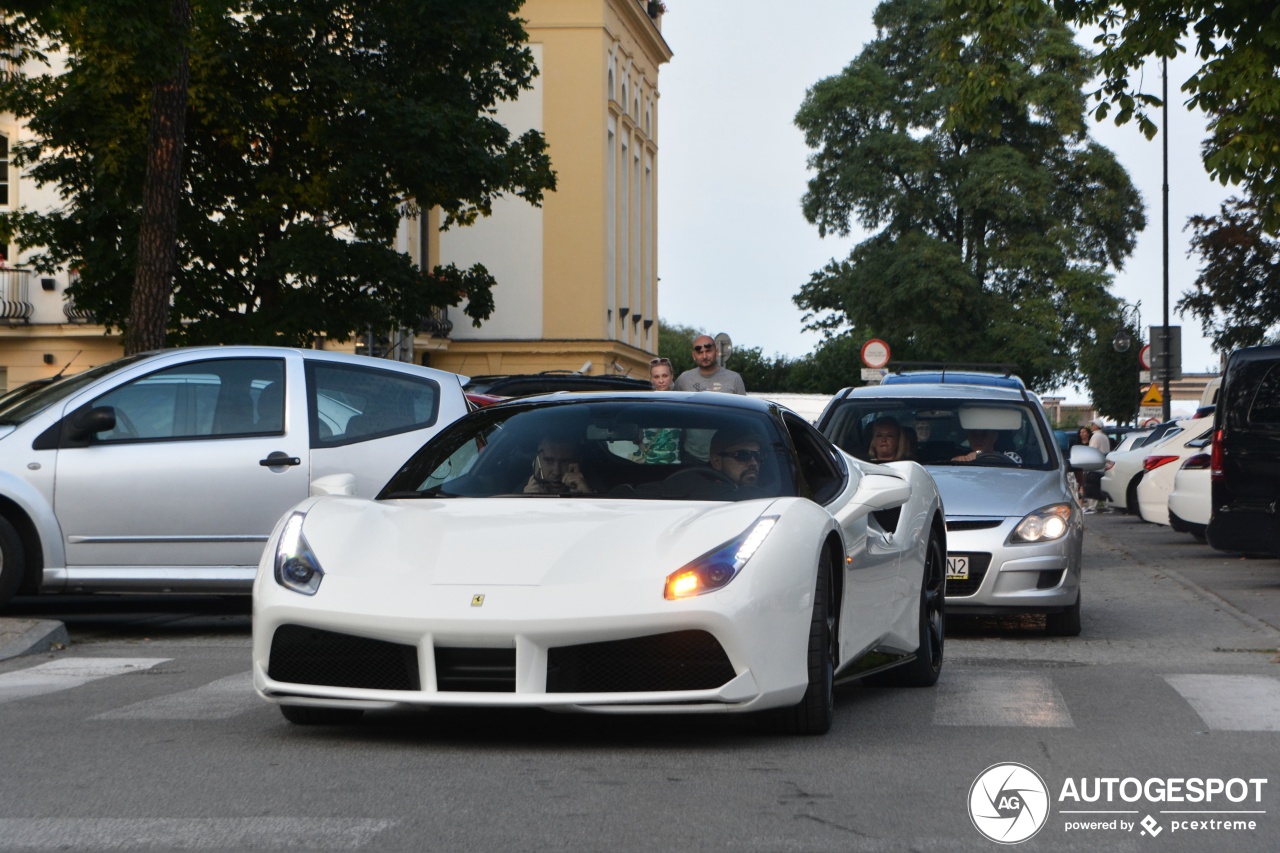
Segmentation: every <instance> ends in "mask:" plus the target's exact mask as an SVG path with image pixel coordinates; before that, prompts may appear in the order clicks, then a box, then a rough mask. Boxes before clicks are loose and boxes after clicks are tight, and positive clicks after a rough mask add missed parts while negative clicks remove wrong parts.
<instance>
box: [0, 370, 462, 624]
mask: <svg viewBox="0 0 1280 853" xmlns="http://www.w3.org/2000/svg"><path fill="white" fill-rule="evenodd" d="M463 381H465V377H459V376H457V375H456V374H453V373H446V372H444V371H441V370H433V369H431V368H427V367H420V366H417V365H412V364H401V363H399V362H394V361H386V360H382V359H373V358H365V357H363V356H354V355H347V354H343V353H331V352H322V351H319V350H305V349H285V348H280V347H248V346H244V347H198V348H191V349H175V350H165V351H161V352H154V353H146V354H142V355H136V356H128V357H126V358H122V359H119V360H117V361H113V362H110V363H108V364H103V365H99V366H97V367H93V368H90V369H89V370H86V371H85V372H83V373H79V374H76V375H73V376H68V377H65V378H63V379H59V380H57V381H56V382H52V383H49V384H46V385H44V386H43V387H37V388H35V389H33V390H30V391H29V392H24V393H23V394H15V395H13V396H12V397H10V398H6V399H5V400H0V605H3V604H4V603H5V602H6V601H8V600H9V598H11V597H12V596H13V595H15V594H35V593H51V592H168V591H172V592H217V593H246V594H247V593H248V592H249V591H250V589H251V587H252V583H253V578H254V574H255V572H256V570H257V565H258V558H259V557H260V556H261V554H262V548H263V545H264V544H265V543H266V541H267V537H268V535H269V534H270V533H271V530H272V528H273V527H274V525H275V523H276V521H277V520H278V519H279V518H280V516H281V515H282V514H283V513H284V512H285V510H287V509H288V508H289V507H291V506H292V505H293V504H295V503H297V502H298V501H300V500H302V499H303V498H305V497H306V496H307V495H308V493H309V491H310V487H311V483H312V482H313V481H315V480H316V479H318V478H320V477H324V476H326V475H331V474H337V473H348V474H350V473H352V472H354V483H350V484H349V485H348V488H349V489H351V490H353V491H354V493H355V494H360V495H370V496H372V495H374V494H376V493H377V491H378V490H379V489H380V488H382V486H383V484H384V483H386V481H387V480H388V479H389V478H390V477H391V475H392V474H394V473H395V472H396V470H397V469H398V468H399V467H400V465H401V464H402V463H403V462H404V460H405V459H407V458H409V456H410V455H411V454H412V453H413V451H415V450H417V449H418V448H419V447H420V446H422V444H423V442H425V441H426V440H427V438H429V437H430V436H432V435H434V434H435V433H436V432H437V431H439V430H440V429H441V428H443V427H444V426H446V425H447V424H449V423H452V422H453V421H454V420H457V419H458V418H459V417H461V416H462V415H463V414H464V413H465V412H466V410H467V403H466V399H465V397H464V395H463V392H462V382H463Z"/></svg>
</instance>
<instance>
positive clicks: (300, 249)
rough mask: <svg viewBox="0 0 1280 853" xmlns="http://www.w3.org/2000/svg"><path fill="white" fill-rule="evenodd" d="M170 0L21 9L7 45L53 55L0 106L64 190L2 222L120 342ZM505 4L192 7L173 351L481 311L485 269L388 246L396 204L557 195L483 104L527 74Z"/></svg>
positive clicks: (23, 160)
mask: <svg viewBox="0 0 1280 853" xmlns="http://www.w3.org/2000/svg"><path fill="white" fill-rule="evenodd" d="M170 2H171V0H107V1H106V2H103V3H92V4H72V3H65V4H64V3H56V2H55V3H30V4H27V6H28V7H29V8H27V9H25V11H27V12H28V14H26V15H25V16H24V14H23V12H24V9H22V8H18V9H15V16H14V18H13V20H12V24H13V26H12V27H11V28H10V30H9V39H10V43H11V44H13V45H15V46H17V47H20V48H21V49H23V50H25V51H26V54H25V55H28V56H36V53H34V51H35V46H36V45H40V46H41V47H44V48H47V49H54V48H56V49H58V50H60V51H62V52H63V53H64V54H65V56H66V59H67V65H66V69H65V71H64V72H62V73H55V72H54V71H52V70H51V71H49V72H48V73H44V74H36V75H31V76H28V77H20V78H11V79H8V80H6V81H4V83H3V84H0V110H7V111H10V112H13V113H14V114H16V115H18V116H19V117H21V118H23V119H25V120H26V121H27V124H28V126H29V127H30V129H31V131H32V134H33V137H32V139H31V140H30V141H28V142H25V143H23V144H20V145H17V146H15V151H14V162H15V164H16V165H18V166H19V167H20V168H24V169H26V170H27V171H28V173H29V174H30V175H31V176H32V177H33V178H34V179H35V180H36V181H37V182H38V183H40V184H45V185H50V186H53V187H54V188H56V190H57V192H58V193H59V195H60V197H61V198H62V199H63V201H64V203H63V205H62V206H61V207H59V208H58V209H56V210H53V211H47V212H41V211H32V210H20V211H17V212H13V213H9V214H7V215H5V216H3V217H2V218H0V227H3V228H5V229H6V230H8V231H9V232H10V233H12V234H14V235H15V236H16V239H17V240H18V242H19V243H20V245H23V246H24V247H36V248H39V249H40V250H41V251H40V252H38V253H37V254H36V255H35V256H34V258H33V260H34V264H35V266H36V268H37V269H40V270H43V271H48V270H52V269H54V268H55V267H58V266H67V267H71V268H73V269H75V270H76V271H77V272H78V273H79V282H78V284H76V285H75V286H74V287H73V289H72V295H73V297H74V299H75V301H76V304H77V306H78V307H81V308H85V309H88V310H91V311H93V312H94V314H95V315H96V316H97V317H98V319H99V320H100V321H101V322H103V323H105V324H106V325H108V326H112V327H118V328H120V329H122V330H123V331H124V332H125V334H126V337H127V336H129V335H130V333H131V329H132V325H133V324H135V323H136V322H137V321H138V318H135V317H133V316H131V300H132V295H133V293H134V290H135V287H134V282H135V278H136V271H137V270H138V269H139V266H140V265H141V264H142V263H143V262H144V258H143V257H142V256H141V255H140V252H139V241H140V237H141V236H142V230H141V229H142V228H143V227H144V226H143V207H144V204H143V199H144V192H143V188H144V184H145V182H146V175H147V153H148V150H149V148H148V142H147V134H148V130H149V128H150V127H152V123H151V122H150V121H149V117H150V115H151V106H152V99H153V93H154V91H155V89H156V86H157V81H160V82H163V81H165V80H166V79H167V78H165V77H164V76H163V69H164V68H165V67H169V68H171V67H172V66H171V65H165V63H163V62H159V61H158V60H157V59H156V56H155V54H154V52H153V51H151V50H150V48H151V47H152V46H154V42H155V39H156V38H157V37H158V36H157V33H163V32H166V31H165V29H164V27H163V26H161V24H160V23H157V22H158V21H159V22H163V21H166V20H167V18H166V13H167V12H168V10H169V8H170ZM173 2H176V0H173ZM520 3H521V0H474V2H468V3H455V2H451V0H387V2H382V3H376V4H355V3H342V2H339V3H334V2H331V0H238V2H237V0H227V2H222V3H219V2H216V0H206V1H205V2H202V0H192V2H191V24H190V27H189V29H188V30H187V32H186V38H185V41H184V40H182V39H179V40H178V41H179V42H180V43H181V44H182V45H183V46H184V47H185V48H186V50H187V52H188V56H189V84H188V95H187V101H186V103H187V108H186V127H185V132H184V134H183V140H184V151H183V153H184V154H185V166H184V167H183V169H182V175H183V193H182V196H181V199H180V204H179V205H178V207H177V209H176V218H177V239H176V245H175V246H174V248H175V249H176V257H175V261H174V264H173V269H174V276H173V283H172V291H171V294H170V296H169V299H167V300H166V301H165V303H164V304H165V305H171V312H170V316H168V318H167V328H168V342H169V343H171V344H192V343H221V342H260V343H284V344H306V343H308V342H310V341H311V340H312V339H313V338H314V337H315V336H317V335H326V336H328V337H330V338H333V339H336V340H344V339H347V338H349V337H350V336H351V334H352V333H353V332H358V331H360V330H362V329H364V328H367V327H374V328H390V327H413V326H416V325H417V323H418V321H419V319H420V318H421V317H424V316H426V315H428V314H430V313H431V312H432V311H433V310H434V309H437V308H440V307H444V306H452V305H458V304H459V303H460V302H461V301H462V300H463V299H466V300H468V304H467V307H466V309H465V311H466V314H467V315H468V316H470V317H471V318H472V319H473V321H476V322H478V321H479V320H481V319H483V318H485V317H487V316H488V315H489V313H490V312H491V311H492V307H493V300H492V294H491V288H492V286H493V284H494V281H493V278H492V276H491V275H490V274H489V273H488V272H487V271H486V270H485V269H484V268H483V267H482V266H480V265H475V266H473V267H471V268H470V269H466V270H461V269H458V268H456V267H453V266H447V267H440V266H437V267H435V268H434V269H432V270H423V269H419V268H418V267H417V266H416V265H415V264H414V263H413V262H412V261H410V259H409V258H408V257H407V256H405V255H404V254H403V253H401V252H398V251H396V250H395V248H394V241H395V235H396V232H397V229H398V228H399V225H400V221H401V216H402V214H409V215H411V216H412V215H417V214H420V213H421V212H422V211H424V210H426V209H429V208H431V207H436V206H438V207H439V208H441V209H442V210H443V212H444V223H445V225H446V226H447V225H452V224H458V223H462V224H467V223H470V222H472V221H473V220H474V219H475V218H476V217H477V216H482V215H487V214H488V213H489V212H490V210H491V206H492V203H493V200H494V199H495V198H496V197H498V196H500V195H504V194H514V195H517V196H519V197H521V198H524V199H525V200H527V201H528V202H530V203H533V204H539V203H540V202H541V200H542V195H543V192H544V191H546V190H550V189H553V188H554V185H555V178H554V174H553V173H552V171H551V167H550V161H549V158H548V156H547V153H546V143H545V140H544V138H543V137H542V135H541V134H540V133H538V132H536V131H529V132H527V133H525V134H523V135H521V136H519V137H513V136H512V134H511V133H510V132H509V131H508V130H507V129H506V128H505V127H503V125H502V124H500V123H499V122H498V121H497V120H496V118H495V116H494V114H493V111H494V109H495V108H496V106H497V105H498V103H499V102H501V101H503V100H511V99H514V98H515V97H517V96H518V94H519V93H520V91H521V90H522V89H527V88H528V87H529V86H530V83H531V80H532V77H533V75H534V74H535V73H536V69H535V68H534V65H533V59H532V55H531V53H530V52H529V50H528V48H527V46H526V44H525V40H526V34H525V32H524V29H523V26H522V24H521V21H520V20H519V19H518V18H516V17H515V13H516V12H517V11H518V9H519V6H520ZM160 55H161V56H162V57H163V58H165V59H172V58H173V57H174V56H175V52H174V51H173V50H169V51H162V52H161V54H160ZM157 65H159V66H160V68H161V71H160V72H157ZM163 242H164V241H163V239H162V240H160V243H161V244H163ZM148 245H149V244H148Z"/></svg>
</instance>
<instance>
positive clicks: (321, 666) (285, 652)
mask: <svg viewBox="0 0 1280 853" xmlns="http://www.w3.org/2000/svg"><path fill="white" fill-rule="evenodd" d="M267 675H269V676H270V677H271V679H272V680H273V681H286V682H289V683H290V684H317V685H324V686H326V687H359V688H364V689H367V690H420V689H422V688H421V682H420V681H419V678H418V650H417V648H416V647H414V646H405V645H401V644H400V643H388V642H386V641H385V640H371V639H369V638H368V637H355V636H352V635H350V634H339V633H336V632H334V631H322V630H320V629H318V628H306V627H303V626H302V625H281V626H280V627H279V628H277V629H276V633H275V636H274V637H272V638H271V660H270V663H269V664H268V667H267Z"/></svg>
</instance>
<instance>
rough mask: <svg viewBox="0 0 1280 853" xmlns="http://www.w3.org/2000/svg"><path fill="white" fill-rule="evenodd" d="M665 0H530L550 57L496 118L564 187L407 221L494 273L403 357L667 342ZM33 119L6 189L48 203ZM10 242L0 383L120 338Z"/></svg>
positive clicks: (428, 241)
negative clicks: (477, 312) (482, 212)
mask: <svg viewBox="0 0 1280 853" xmlns="http://www.w3.org/2000/svg"><path fill="white" fill-rule="evenodd" d="M659 8H660V7H659V4H656V3H650V2H649V0H526V3H525V5H524V7H523V9H522V10H521V12H520V15H521V17H523V18H524V19H525V20H526V24H525V29H526V30H527V31H528V34H529V47H530V49H531V50H532V51H533V56H534V59H535V61H536V63H537V65H538V68H539V72H540V73H539V76H538V77H536V78H535V80H534V85H533V89H532V90H530V91H528V92H524V93H523V94H522V95H521V97H520V99H519V100H518V101H516V102H514V103H510V104H504V105H503V106H502V108H501V109H500V111H499V118H500V119H501V120H502V121H503V122H504V123H505V124H506V125H507V126H508V127H509V128H510V129H511V131H512V132H513V134H519V133H522V132H524V131H525V130H527V129H530V128H533V129H537V130H541V131H542V132H543V134H544V135H545V136H546V138H547V142H548V145H549V149H550V155H551V160H552V166H553V168H554V169H555V170H556V175H557V190H556V192H554V193H549V194H547V196H546V199H545V201H544V203H543V206H542V207H541V208H535V207H532V206H530V205H528V204H527V203H525V202H524V201H522V200H520V199H510V198H509V199H502V200H499V201H498V202H497V203H496V204H495V205H494V212H493V216H491V217H489V218H488V219H483V220H480V221H478V222H477V223H476V224H475V225H473V226H471V227H467V228H459V227H455V228H453V229H451V230H449V231H446V232H440V231H439V230H438V224H439V217H438V214H436V213H433V214H432V215H430V216H428V217H426V218H425V220H423V221H419V220H406V221H405V222H404V223H402V227H401V231H400V235H399V237H398V240H397V246H398V248H400V249H401V250H402V251H404V252H406V253H408V254H409V255H410V256H412V257H415V258H416V259H417V260H418V261H419V263H421V264H422V265H423V266H424V267H427V268H430V267H431V266H434V265H436V264H441V263H444V264H448V263H455V264H457V265H458V266H459V267H468V266H471V265H472V264H474V263H483V264H484V265H485V267H486V268H488V270H489V271H490V272H491V273H493V275H494V277H495V278H496V279H497V281H498V286H497V288H496V289H495V291H494V301H495V310H494V313H493V315H492V317H490V319H489V320H488V321H486V322H485V323H484V324H483V325H482V326H481V327H479V328H474V327H472V326H471V324H470V320H469V319H467V318H465V316H463V315H462V314H461V312H457V311H455V312H453V316H452V318H451V319H452V320H453V322H452V323H449V322H448V319H450V318H447V317H443V316H442V317H439V318H435V322H433V323H428V324H426V325H425V326H424V328H423V330H422V331H421V332H420V333H419V334H418V335H417V336H416V337H415V338H414V340H413V346H412V353H410V351H409V347H407V346H406V347H403V348H402V351H401V353H400V355H401V357H404V358H406V359H407V358H412V359H413V360H415V361H419V362H422V363H429V364H431V365H432V366H433V367H439V368H443V369H445V370H452V371H455V372H458V373H464V374H470V375H480V374H488V373H529V372H537V371H541V370H552V369H566V370H578V369H581V368H582V367H583V366H584V364H586V363H587V362H590V363H591V367H590V368H589V369H588V370H587V372H590V373H597V374H598V373H603V372H606V371H608V372H618V373H630V374H631V375H639V376H647V375H648V373H647V372H648V361H649V358H650V357H651V354H652V353H654V352H656V351H657V346H658V325H657V318H658V288H657V183H658V180H657V174H658V173H657V166H658V147H657V134H658V69H659V67H660V66H661V65H662V64H663V63H665V62H667V61H669V60H670V58H671V50H670V48H669V47H668V46H667V43H666V42H665V40H664V39H663V38H662V32H661V26H660V25H661V14H660V12H659ZM650 12H654V13H655V14H654V15H653V16H651V15H650V14H649V13H650ZM5 71H6V72H7V73H13V72H14V71H15V69H5ZM23 132H24V131H23V128H22V127H20V126H18V125H17V124H16V123H15V122H14V121H13V117H12V116H0V137H2V138H0V148H3V149H4V150H3V151H0V156H4V157H5V158H6V159H5V162H3V163H0V178H3V177H8V178H10V179H11V180H9V181H7V182H5V183H4V186H3V189H4V191H5V194H4V197H3V198H0V205H3V204H6V203H7V204H8V205H10V206H12V207H17V206H19V205H26V206H28V207H38V206H41V205H44V204H52V203H54V201H55V199H54V198H53V197H52V194H51V193H50V192H49V191H48V189H45V190H40V189H37V188H36V187H35V186H34V185H32V184H30V182H28V181H24V180H23V178H22V176H21V175H16V174H15V172H14V170H10V169H8V162H7V145H8V144H9V143H11V142H13V141H17V140H18V139H19V138H20V136H19V135H20V134H21V133H23ZM5 254H6V256H7V257H8V258H9V260H10V263H9V264H8V266H10V267H12V268H11V269H0V287H3V292H2V293H0V371H2V372H0V388H12V387H16V386H17V385H19V384H21V383H23V382H26V381H29V380H31V379H36V378H40V377H44V376H50V375H53V374H54V373H55V372H56V371H58V370H59V369H61V368H62V366H63V365H65V364H67V363H68V362H72V360H73V359H74V361H73V363H72V365H71V368H70V371H69V372H76V371H79V370H83V369H85V368H87V367H90V366H92V365H94V364H100V363H102V362H104V361H107V360H109V359H111V358H114V357H116V356H118V355H119V354H120V352H121V348H120V343H119V340H118V338H117V337H116V336H114V335H111V336H107V335H105V334H104V331H103V329H102V327H100V326H97V325H95V324H92V323H90V322H88V320H89V319H91V318H87V317H85V316H83V314H82V313H79V314H78V313H77V312H76V311H75V309H74V307H73V306H71V305H70V304H69V303H68V302H67V301H66V299H65V296H64V291H65V290H66V287H67V285H68V284H69V281H68V278H67V275H66V274H65V273H64V274H62V275H60V276H55V277H41V276H36V275H35V274H34V273H31V272H30V271H27V270H24V269H22V259H21V258H17V257H14V256H12V255H9V254H8V252H6V253H5ZM352 347H354V344H348V345H346V346H343V347H341V348H343V349H349V348H352ZM77 353H79V355H78V356H77Z"/></svg>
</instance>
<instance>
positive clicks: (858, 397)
mask: <svg viewBox="0 0 1280 853" xmlns="http://www.w3.org/2000/svg"><path fill="white" fill-rule="evenodd" d="M947 380H948V381H943V382H937V381H933V382H927V381H922V382H903V381H901V380H899V381H898V382H896V383H891V384H886V385H879V386H867V387H861V388H846V389H845V390H843V391H841V392H840V393H839V394H837V395H836V396H835V397H834V398H833V399H832V400H831V402H830V403H829V404H828V405H827V408H826V410H825V411H824V412H823V414H822V417H821V419H820V420H819V421H818V427H819V429H821V430H822V432H823V433H824V434H825V435H826V436H827V437H828V438H829V439H831V441H832V442H834V443H835V444H836V445H838V446H839V447H840V448H842V449H843V450H844V451H845V452H847V453H850V454H852V455H854V456H857V457H859V458H861V459H869V458H872V456H873V455H874V454H875V452H876V451H875V450H874V449H873V447H872V440H873V437H875V435H876V434H877V432H879V433H881V434H883V433H884V432H885V431H886V430H887V431H889V432H890V433H892V431H893V430H894V429H897V430H898V431H899V432H900V433H901V434H902V435H903V439H902V440H901V442H900V443H899V445H898V447H899V448H900V451H899V452H901V453H905V454H908V456H907V458H911V459H915V460H916V461H918V462H920V463H921V464H923V465H924V466H925V468H926V469H927V470H928V471H929V473H930V474H932V475H933V478H934V481H935V482H936V483H937V484H938V492H939V493H940V494H941V495H942V503H943V508H944V510H945V512H946V519H947V549H948V550H947V584H946V599H947V610H948V612H950V613H970V614H1005V613H1043V614H1046V621H1045V624H1046V629H1047V631H1048V633H1050V634H1054V635H1060V636H1074V635H1076V634H1079V633H1080V553H1081V544H1082V540H1083V535H1084V520H1083V513H1082V510H1081V508H1080V504H1079V501H1078V500H1077V498H1076V493H1075V489H1074V487H1073V481H1072V479H1071V477H1070V473H1069V467H1075V468H1080V469H1083V470H1085V471H1096V470H1101V469H1102V467H1103V466H1104V465H1105V459H1104V458H1103V455H1102V454H1101V453H1099V452H1098V451H1097V450H1095V449H1094V448H1092V447H1085V446H1076V447H1073V448H1071V457H1070V460H1069V461H1068V460H1067V459H1064V458H1063V455H1062V451H1061V450H1060V449H1059V447H1058V442H1057V441H1056V439H1055V437H1054V433H1053V430H1052V429H1051V427H1050V424H1049V421H1048V418H1047V417H1046V416H1045V413H1044V409H1043V407H1042V406H1041V404H1040V401H1039V400H1038V399H1037V398H1036V397H1035V396H1034V395H1033V394H1031V393H1029V392H1028V391H1027V390H1026V389H1025V388H1021V387H1013V385H1012V383H1006V384H1004V385H991V384H983V385H979V384H965V383H962V382H960V383H957V382H956V381H955V380H954V379H953V378H952V377H951V376H948V377H947ZM1020 384H1021V383H1018V385H1019V386H1020Z"/></svg>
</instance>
